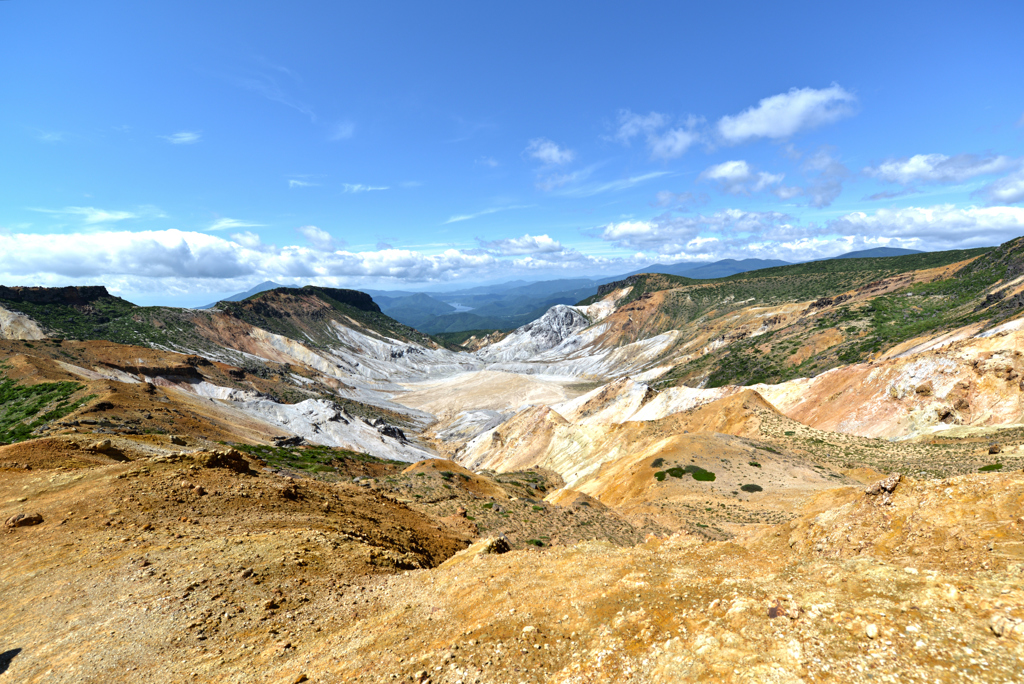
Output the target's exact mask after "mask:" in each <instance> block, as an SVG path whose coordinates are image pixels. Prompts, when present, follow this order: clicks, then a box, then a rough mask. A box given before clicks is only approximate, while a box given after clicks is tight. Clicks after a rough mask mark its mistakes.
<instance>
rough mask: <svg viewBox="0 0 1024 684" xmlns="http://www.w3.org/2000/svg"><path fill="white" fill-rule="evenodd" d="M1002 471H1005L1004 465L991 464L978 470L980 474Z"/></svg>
mask: <svg viewBox="0 0 1024 684" xmlns="http://www.w3.org/2000/svg"><path fill="white" fill-rule="evenodd" d="M1002 469H1003V464H1002V463H990V464H988V465H987V466H981V467H980V468H978V472H981V473H994V472H995V471H997V470H1002Z"/></svg>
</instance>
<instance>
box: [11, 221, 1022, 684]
mask: <svg viewBox="0 0 1024 684" xmlns="http://www.w3.org/2000/svg"><path fill="white" fill-rule="evenodd" d="M1022 253H1024V245H1022V243H1021V241H1020V240H1017V241H1013V242H1011V243H1007V244H1006V245H1003V246H1001V247H1000V248H997V249H994V250H975V251H972V252H964V253H941V254H923V255H911V256H909V257H895V258H886V259H863V260H842V261H843V262H844V263H835V262H819V263H817V264H803V265H798V266H793V267H781V268H776V269H767V270H765V271H761V272H753V273H749V274H741V275H740V276H733V277H730V278H726V279H720V280H716V281H690V280H687V279H680V278H673V277H671V276H636V277H631V278H630V279H629V280H627V281H626V282H621V283H615V284H611V285H610V286H608V287H607V288H606V289H605V290H603V291H602V292H601V293H600V296H599V297H598V298H595V299H594V300H593V301H589V302H584V303H582V304H581V305H578V306H574V307H570V306H557V307H554V308H553V309H551V310H550V311H549V312H548V313H547V314H546V315H545V316H543V317H542V318H540V319H538V320H537V321H534V322H533V323H531V324H530V325H528V326H524V327H523V328H521V329H519V330H517V331H513V332H511V333H496V334H492V335H488V336H486V337H482V338H479V339H474V340H470V341H468V342H467V343H466V345H465V346H462V347H457V346H446V345H443V344H439V343H438V342H436V341H435V340H433V339H431V338H429V337H427V336H425V335H422V334H420V333H418V332H417V331H415V330H412V329H410V328H407V327H405V326H402V325H401V324H399V323H397V322H395V321H393V320H391V319H389V318H387V317H386V316H384V315H383V314H382V313H380V311H379V309H378V307H377V306H376V304H375V303H374V302H373V300H372V299H371V298H369V297H368V296H366V295H365V294H363V293H358V292H353V291H347V290H333V289H327V288H302V289H282V290H271V291H268V292H265V293H261V294H260V295H257V296H255V297H253V298H250V299H249V300H246V301H243V302H234V303H222V304H221V305H220V306H219V307H217V308H215V309H213V310H209V311H190V310H178V309H165V308H159V307H157V308H141V307H135V306H133V305H131V304H129V303H128V302H125V301H123V300H120V299H117V298H115V297H111V296H110V295H109V294H108V293H107V292H106V290H104V289H103V288H99V287H94V288H64V289H59V290H53V289H43V288H0V442H12V444H9V445H7V446H4V445H2V444H0V519H2V520H4V521H5V527H4V551H5V552H4V554H3V556H2V558H0V577H2V578H3V579H2V580H0V605H3V606H4V611H5V612H4V627H5V629H4V631H3V634H2V635H0V681H3V680H6V679H10V680H11V681H19V682H20V681H27V682H50V681H69V682H70V681H75V682H78V681H88V682H107V681H158V682H163V681H167V682H172V681H173V682H178V681H211V682H213V681H216V682H231V681H235V682H248V681H280V682H299V681H323V682H332V681H367V682H377V681H392V680H396V681H417V682H425V681H430V682H434V683H435V684H436V683H439V682H450V683H454V682H460V681H461V682H518V681H554V682H599V681H600V682H603V681H635V682H655V681H657V682H661V681H737V682H739V681H750V682H765V681H778V682H797V681H806V682H810V681H865V680H867V679H875V680H878V681H901V682H902V681H916V680H918V679H920V680H921V681H936V680H937V681H964V682H974V681H996V682H1003V681H1006V682H1010V681H1017V680H1018V679H1019V674H1020V672H1021V671H1024V594H1022V592H1021V589H1020V587H1021V586H1022V580H1024V475H1022V470H1021V468H1022V467H1024V381H1022V378H1024V355H1022V352H1024V344H1022V342H1024V339H1022V336H1024V324H1022V321H1024V318H1022V317H1021V315H1020V314H1021V309H1022V303H1024V257H1022ZM439 457H441V458H439Z"/></svg>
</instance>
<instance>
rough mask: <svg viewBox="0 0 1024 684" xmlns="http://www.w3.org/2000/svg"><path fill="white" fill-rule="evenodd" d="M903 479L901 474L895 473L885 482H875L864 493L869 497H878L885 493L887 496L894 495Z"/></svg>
mask: <svg viewBox="0 0 1024 684" xmlns="http://www.w3.org/2000/svg"><path fill="white" fill-rule="evenodd" d="M902 479H903V476H902V475H900V474H899V473H893V474H892V475H890V476H889V477H887V478H885V479H884V480H879V481H878V482H873V483H872V484H870V485H868V486H867V488H866V489H865V490H864V493H865V494H867V495H868V496H877V495H879V494H881V493H883V492H885V493H886V494H892V493H893V492H894V491H896V485H898V484H899V483H900V480H902Z"/></svg>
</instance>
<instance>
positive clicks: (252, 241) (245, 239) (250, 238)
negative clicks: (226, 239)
mask: <svg viewBox="0 0 1024 684" xmlns="http://www.w3.org/2000/svg"><path fill="white" fill-rule="evenodd" d="M231 239H232V240H234V241H235V242H237V243H238V244H240V245H242V246H243V247H245V248H247V249H254V250H262V249H264V248H265V247H266V246H267V245H264V244H263V240H261V239H260V236H259V235H257V234H256V233H253V232H252V231H248V230H243V231H241V232H239V233H232V235H231Z"/></svg>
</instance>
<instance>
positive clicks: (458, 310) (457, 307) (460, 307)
mask: <svg viewBox="0 0 1024 684" xmlns="http://www.w3.org/2000/svg"><path fill="white" fill-rule="evenodd" d="M446 303H447V304H448V305H449V306H454V307H455V313H462V312H463V311H472V310H473V307H471V306H464V305H462V304H459V303H458V302H446Z"/></svg>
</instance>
